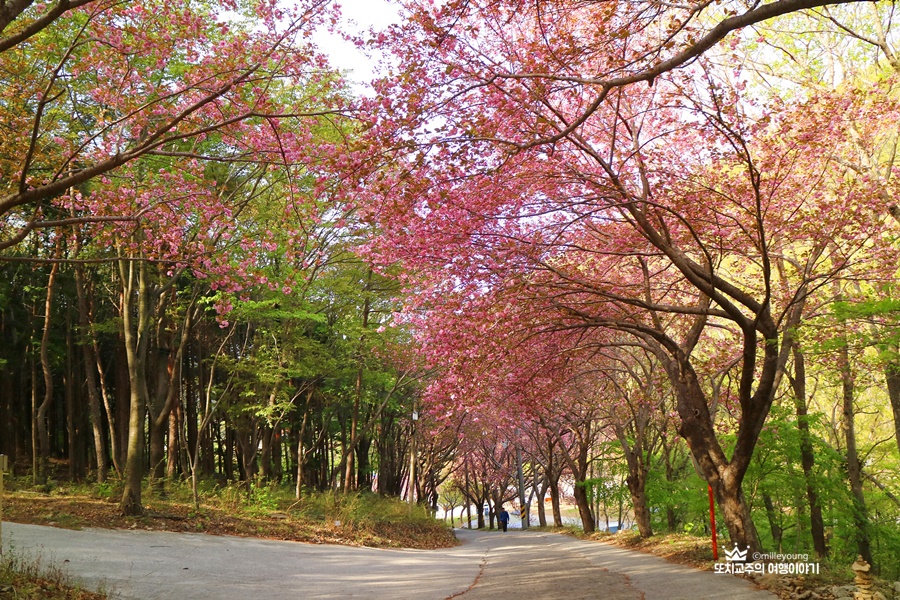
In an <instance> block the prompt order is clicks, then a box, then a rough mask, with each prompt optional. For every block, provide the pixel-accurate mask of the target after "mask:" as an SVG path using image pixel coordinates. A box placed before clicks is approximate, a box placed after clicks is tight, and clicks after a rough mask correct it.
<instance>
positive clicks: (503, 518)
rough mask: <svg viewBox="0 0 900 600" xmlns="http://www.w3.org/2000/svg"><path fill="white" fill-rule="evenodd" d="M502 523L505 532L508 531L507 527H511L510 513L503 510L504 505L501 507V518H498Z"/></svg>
mask: <svg viewBox="0 0 900 600" xmlns="http://www.w3.org/2000/svg"><path fill="white" fill-rule="evenodd" d="M497 519H498V520H499V521H500V527H501V529H503V531H506V526H507V525H509V513H508V512H506V509H505V508H503V505H502V504H501V505H500V516H498V517H497Z"/></svg>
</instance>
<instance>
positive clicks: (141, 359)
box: [119, 262, 150, 516]
mask: <svg viewBox="0 0 900 600" xmlns="http://www.w3.org/2000/svg"><path fill="white" fill-rule="evenodd" d="M119 271H120V276H121V278H122V305H121V311H120V314H121V316H122V324H123V327H122V329H123V333H124V337H125V356H126V359H127V363H128V382H129V387H130V398H129V400H130V410H129V414H128V445H127V449H126V456H125V487H124V489H123V491H122V501H121V509H122V513H123V514H125V515H129V516H136V515H140V514H142V513H143V512H144V507H143V505H142V503H141V481H142V479H143V474H144V424H145V423H144V420H145V415H146V407H147V402H148V397H149V392H148V389H147V350H148V347H149V343H148V342H149V340H148V333H149V327H148V325H149V319H150V289H149V282H148V281H147V265H146V264H144V263H139V264H135V263H134V262H128V263H127V264H126V263H124V262H122V263H120V266H119Z"/></svg>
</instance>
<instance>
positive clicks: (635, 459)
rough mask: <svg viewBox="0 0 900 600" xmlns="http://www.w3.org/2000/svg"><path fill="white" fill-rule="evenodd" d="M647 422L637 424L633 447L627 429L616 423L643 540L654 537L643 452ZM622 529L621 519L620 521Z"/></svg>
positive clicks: (636, 520) (636, 518) (617, 435)
mask: <svg viewBox="0 0 900 600" xmlns="http://www.w3.org/2000/svg"><path fill="white" fill-rule="evenodd" d="M645 425H646V422H645V423H643V424H641V423H636V424H635V430H636V434H635V440H634V444H633V445H632V444H631V443H630V441H629V439H628V436H627V434H626V432H625V428H624V427H623V426H622V425H621V424H618V423H616V424H615V426H614V427H615V431H616V437H617V438H618V439H619V445H620V446H622V450H623V451H624V453H625V463H626V464H627V465H628V477H626V478H625V483H626V485H627V486H628V491H629V493H630V494H631V505H632V508H633V509H634V521H635V523H636V524H637V526H638V532H639V533H640V535H641V537H642V538H648V537H650V536H652V535H653V528H652V526H651V524H650V507H649V506H648V505H647V492H646V487H647V471H648V470H647V466H646V464H645V462H644V452H643V439H642V438H643V435H644V430H645ZM619 526H620V527H621V519H620V520H619Z"/></svg>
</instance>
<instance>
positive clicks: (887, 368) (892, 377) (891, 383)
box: [884, 348, 900, 448]
mask: <svg viewBox="0 0 900 600" xmlns="http://www.w3.org/2000/svg"><path fill="white" fill-rule="evenodd" d="M893 350H894V352H896V351H897V349H896V348H894V349H893ZM884 379H885V382H886V383H887V390H888V398H889V399H890V401H891V409H892V410H893V412H894V436H895V440H894V441H896V442H897V448H900V359H896V358H895V359H892V360H889V361H887V362H886V363H885V365H884Z"/></svg>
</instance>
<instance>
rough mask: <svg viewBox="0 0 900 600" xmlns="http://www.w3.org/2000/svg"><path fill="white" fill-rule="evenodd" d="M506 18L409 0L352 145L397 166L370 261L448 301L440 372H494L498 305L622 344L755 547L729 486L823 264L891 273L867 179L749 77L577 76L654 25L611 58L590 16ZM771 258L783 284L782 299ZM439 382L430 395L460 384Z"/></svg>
mask: <svg viewBox="0 0 900 600" xmlns="http://www.w3.org/2000/svg"><path fill="white" fill-rule="evenodd" d="M766 6H773V5H766ZM508 8H509V7H508V6H507V5H506V4H505V3H493V4H491V8H485V9H484V10H482V11H481V12H478V11H475V12H465V13H456V12H454V11H453V10H452V9H444V8H440V9H434V10H433V11H432V12H428V11H427V10H426V9H423V11H422V12H421V13H416V16H417V17H418V18H419V20H418V21H414V22H413V23H412V24H410V25H408V26H407V27H406V28H405V29H398V30H396V31H395V32H394V33H395V34H396V37H395V39H394V40H393V42H392V43H393V44H395V46H396V48H397V53H398V55H399V56H400V60H401V67H400V68H399V75H398V76H397V77H395V78H394V79H393V80H391V81H390V82H387V81H386V82H384V83H383V84H382V87H381V91H382V92H383V94H384V97H383V99H382V100H381V106H380V112H376V111H379V107H377V106H371V107H370V108H369V110H370V111H372V115H373V119H372V126H371V128H370V130H369V132H368V133H369V136H370V137H369V138H367V140H368V141H369V142H377V143H379V147H381V148H385V149H388V150H390V151H392V152H393V154H383V155H378V158H379V159H381V158H384V157H387V158H390V159H391V160H392V161H393V162H392V163H391V166H390V168H388V169H384V168H382V169H381V170H380V171H378V174H377V175H376V176H374V177H372V178H371V179H369V180H367V181H366V184H367V186H368V187H367V189H365V190H362V191H361V192H360V198H361V199H364V200H362V201H361V204H362V202H363V201H364V202H365V204H366V206H368V207H369V210H370V211H371V214H373V217H372V218H380V219H381V222H382V223H383V227H384V230H385V235H386V239H388V240H390V241H389V243H388V244H386V245H385V246H384V247H383V254H384V255H385V256H387V255H388V253H390V256H391V257H396V256H397V255H398V254H402V255H403V256H404V257H405V258H406V259H407V260H408V264H409V265H410V266H411V268H412V270H413V272H414V273H416V274H417V276H418V277H419V280H418V281H419V282H421V281H423V280H424V281H426V282H430V286H431V287H430V288H429V293H428V294H426V295H425V298H423V303H422V306H423V307H427V308H429V309H433V308H434V307H435V306H436V305H437V304H438V302H439V301H440V302H442V303H445V304H446V305H447V306H446V308H445V309H441V310H440V313H441V314H442V315H444V318H439V319H435V320H433V321H432V322H431V323H429V326H428V327H429V329H436V331H437V335H438V336H440V337H441V338H442V342H443V343H444V344H445V345H447V346H453V347H455V348H457V349H459V351H461V352H464V353H465V354H463V355H462V356H460V357H459V358H457V359H456V360H463V361H464V360H471V359H473V354H472V353H473V352H475V353H477V354H479V355H481V356H485V355H490V354H493V355H495V358H494V361H495V362H496V363H502V364H508V363H507V359H506V358H497V357H499V356H503V355H504V354H503V353H506V354H507V355H509V353H510V352H511V349H512V348H513V347H514V346H515V343H511V342H510V338H508V337H506V338H504V337H502V336H501V334H500V333H499V331H498V328H500V329H504V330H506V331H510V330H512V331H515V329H516V327H517V326H525V325H526V323H527V322H528V321H529V319H526V318H525V317H524V316H523V314H522V313H524V312H525V311H524V310H521V311H520V312H519V314H518V315H517V318H518V320H512V321H511V313H513V312H515V311H514V310H511V309H510V306H511V305H512V304H513V303H527V309H525V310H527V311H528V313H530V314H531V315H532V317H531V318H530V321H531V324H530V325H528V327H530V331H531V332H532V334H538V333H539V332H542V331H548V330H557V331H558V330H570V331H573V332H575V331H579V330H581V331H585V332H587V331H593V330H605V331H608V332H613V333H615V335H624V336H629V337H631V339H632V340H633V343H635V344H637V345H638V346H640V347H642V348H643V349H644V350H645V351H646V352H648V353H650V354H652V355H653V356H655V358H656V360H658V361H659V364H660V365H662V367H663V369H664V370H665V372H666V373H667V375H668V378H669V380H670V384H671V385H672V388H673V390H674V393H675V395H676V398H677V410H678V415H679V419H680V425H679V432H680V434H681V435H682V436H683V437H684V438H685V439H686V440H687V442H688V445H689V446H690V448H691V450H692V452H693V454H694V457H695V458H696V460H697V462H698V465H699V467H700V469H701V471H702V472H703V474H704V476H705V477H706V478H707V480H708V481H709V483H710V485H711V486H712V488H713V490H714V491H715V493H716V496H717V499H718V502H719V505H720V507H721V509H722V511H723V515H724V518H725V522H726V525H727V526H728V529H729V533H730V535H731V538H732V540H733V541H734V542H735V543H737V544H739V545H741V546H752V547H758V544H759V542H758V538H757V535H756V531H755V527H754V525H753V522H752V519H751V518H750V514H749V508H748V505H747V503H746V501H745V499H744V497H743V492H742V490H741V481H742V479H743V476H744V474H745V473H746V469H747V467H748V464H749V460H750V457H751V456H752V452H753V448H754V446H755V443H756V440H757V439H758V436H759V432H760V430H761V428H762V426H763V424H764V422H765V419H766V416H767V415H768V412H769V409H770V407H771V404H772V402H773V400H774V397H775V394H776V391H777V389H778V386H779V382H780V378H781V375H782V373H783V372H784V368H785V364H786V362H787V360H788V358H789V356H790V348H791V344H790V335H789V332H791V331H792V330H793V329H794V328H796V327H797V325H798V324H799V323H800V320H801V318H802V316H803V307H804V304H805V302H806V301H807V298H808V297H809V296H810V294H812V293H813V292H814V291H816V290H818V289H820V288H821V287H822V286H823V285H826V284H827V282H829V281H832V280H833V279H834V278H835V277H836V276H837V275H838V274H840V273H849V272H850V271H855V272H858V273H861V272H862V270H865V269H868V270H867V271H866V272H867V273H869V274H873V273H877V272H879V271H878V270H877V269H878V267H881V266H883V265H884V264H886V263H885V259H886V253H885V252H884V251H883V250H884V248H885V246H884V245H883V244H882V239H881V238H880V237H879V231H880V228H881V227H883V226H884V222H883V220H880V219H879V217H878V207H877V206H876V203H875V202H874V201H873V198H874V194H872V186H871V182H869V181H867V180H866V179H865V178H858V177H853V176H852V174H850V171H849V170H848V169H847V168H845V167H844V166H843V165H842V164H841V163H840V161H838V160H836V158H835V156H834V154H832V153H822V152H821V151H820V149H821V148H824V147H826V146H830V145H831V144H832V140H833V139H834V137H835V136H837V137H841V136H842V135H843V133H842V132H846V129H847V127H849V124H850V120H849V119H848V120H834V119H833V112H832V111H831V110H828V112H827V115H826V113H825V110H826V109H825V107H824V106H818V105H816V104H815V103H809V104H807V105H806V106H804V107H803V108H802V109H798V110H797V111H786V110H785V108H786V107H784V106H783V105H779V104H777V103H776V104H775V105H773V106H766V105H764V104H762V103H759V102H753V101H747V102H744V101H742V100H741V97H740V91H741V88H742V85H743V84H742V83H741V82H740V81H733V80H731V79H730V78H729V77H726V76H724V75H722V74H720V73H719V72H718V71H716V70H715V69H714V68H712V67H710V66H708V65H707V64H706V63H704V62H703V61H699V62H698V64H697V65H695V67H694V68H692V69H691V70H689V71H682V72H678V73H671V74H669V75H667V76H665V77H663V76H662V75H659V73H656V74H657V75H659V76H658V77H655V78H654V77H653V76H651V75H647V76H646V77H645V78H644V79H645V80H653V81H654V87H652V88H643V87H634V86H632V87H629V88H627V89H619V84H618V83H616V85H611V84H610V82H609V81H607V80H606V79H603V76H586V75H584V73H592V74H594V73H600V74H603V73H610V72H613V71H615V69H617V68H624V67H622V60H621V59H620V56H623V55H624V56H626V57H633V54H632V53H633V52H637V50H636V48H645V47H646V46H647V45H650V44H652V43H653V41H654V40H653V39H652V35H650V39H644V38H641V37H640V36H638V35H634V36H630V37H627V38H626V39H625V40H623V41H622V42H621V47H619V48H618V50H619V51H618V52H617V53H613V52H611V51H610V50H609V46H602V45H603V44H604V43H607V44H613V43H616V42H610V41H609V40H608V39H607V38H606V37H605V35H606V34H607V33H608V31H607V30H608V29H609V26H608V25H604V24H606V23H608V22H610V21H612V22H613V23H615V22H617V21H615V19H612V18H611V17H610V16H609V15H607V14H605V13H603V12H602V11H601V10H600V9H599V8H597V7H596V6H594V5H578V6H577V7H570V6H568V5H567V4H563V3H559V4H553V5H551V6H550V8H548V9H547V10H557V11H558V13H556V14H555V16H556V17H557V18H555V19H553V20H552V22H551V20H549V19H546V18H544V17H545V15H546V14H549V13H543V12H540V11H538V12H535V10H533V9H531V8H526V7H520V8H521V10H519V11H517V12H513V11H511V10H508ZM479 9H480V7H479ZM541 10H544V9H541ZM476 13H477V14H476ZM451 17H453V19H451ZM501 17H502V19H501ZM561 17H565V18H561ZM604 27H606V28H605V29H604ZM596 31H600V32H601V33H600V34H599V36H598V34H597V33H596ZM648 35H649V34H648ZM595 40H599V41H596V43H593V41H595ZM640 43H644V44H645V46H640ZM423 46H425V47H427V48H428V49H429V50H428V52H427V53H424V55H423V53H422V51H421V48H422V47H423ZM601 46H602V49H601ZM410 48H415V49H416V50H415V51H412V50H410ZM412 52H416V53H417V54H416V56H415V57H413V56H412ZM423 56H424V58H423ZM654 56H655V55H654ZM626 62H627V61H626ZM627 64H631V63H630V62H627ZM635 64H637V63H635ZM660 64H662V63H660ZM648 73H650V71H648ZM660 73H661V72H660ZM628 81H633V80H632V79H629V80H628ZM622 83H623V84H624V83H626V81H625V80H624V79H623V81H622ZM777 112H781V113H783V114H784V116H783V117H781V118H778V117H776V113H777ZM379 166H382V165H379ZM848 175H850V176H848ZM367 194H368V195H367ZM388 245H390V248H388ZM397 246H401V247H402V248H403V250H402V251H398V250H397ZM785 257H787V258H785ZM782 259H784V264H785V265H787V268H788V269H789V270H790V271H791V275H790V283H789V285H786V286H784V287H782V288H778V286H776V285H775V275H774V271H775V266H774V265H775V263H776V262H777V261H778V260H782ZM880 272H884V271H880ZM873 276H875V275H873ZM514 289H515V290H518V291H517V292H516V294H515V295H513V294H511V293H507V292H508V291H510V290H514ZM513 296H515V297H513ZM534 315H537V316H534ZM454 318H455V319H456V320H458V321H460V322H465V321H467V320H474V321H475V323H474V324H472V325H459V326H456V327H454V326H452V325H451V324H450V323H451V322H452V321H453V320H454ZM585 335H588V334H587V333H585ZM476 340H477V341H476ZM707 348H715V352H721V353H722V355H723V356H727V357H729V358H728V360H725V361H724V362H726V363H729V362H730V364H732V365H733V367H732V369H733V371H734V380H735V381H736V382H737V384H736V385H735V386H734V387H733V388H732V389H727V390H722V391H723V392H727V395H726V397H725V398H721V399H720V398H715V397H710V395H709V394H710V389H709V388H707V387H706V385H705V383H704V382H705V381H707V379H708V377H706V376H705V375H704V374H703V373H702V372H699V371H698V369H700V368H702V367H703V366H704V365H705V360H701V357H702V354H703V353H705V352H707ZM700 349H702V350H700ZM445 357H446V356H445ZM446 358H447V359H448V360H452V359H449V357H446ZM533 362H534V360H533V359H532V360H526V361H525V362H524V363H523V364H532V363H533ZM480 364H483V365H484V364H489V361H487V360H485V361H483V362H480ZM538 372H539V371H532V372H531V373H532V375H531V377H532V379H529V381H532V380H534V373H538ZM444 385H446V386H447V389H445V390H444V392H445V393H444V394H443V397H444V398H448V397H451V396H450V394H449V392H450V390H449V388H450V387H452V386H459V389H462V390H467V389H470V388H471V386H472V384H471V381H463V380H461V379H460V378H459V377H451V378H449V379H447V380H446V381H445V383H444ZM713 391H715V390H713ZM466 396H467V395H466V393H465V392H462V393H461V394H460V395H459V396H458V397H459V398H460V400H459V402H460V403H462V404H464V405H469V404H470V403H471V401H472V398H467V397H466ZM726 400H727V401H728V402H730V403H731V404H732V405H733V408H734V410H733V414H735V415H736V419H737V424H736V427H737V434H736V436H737V437H736V446H735V448H734V449H733V450H732V451H730V456H729V454H728V453H726V451H725V449H724V448H723V446H722V442H721V440H720V438H719V434H718V432H717V430H716V428H715V426H714V411H713V410H712V407H713V406H715V404H716V403H717V402H720V401H726Z"/></svg>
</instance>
